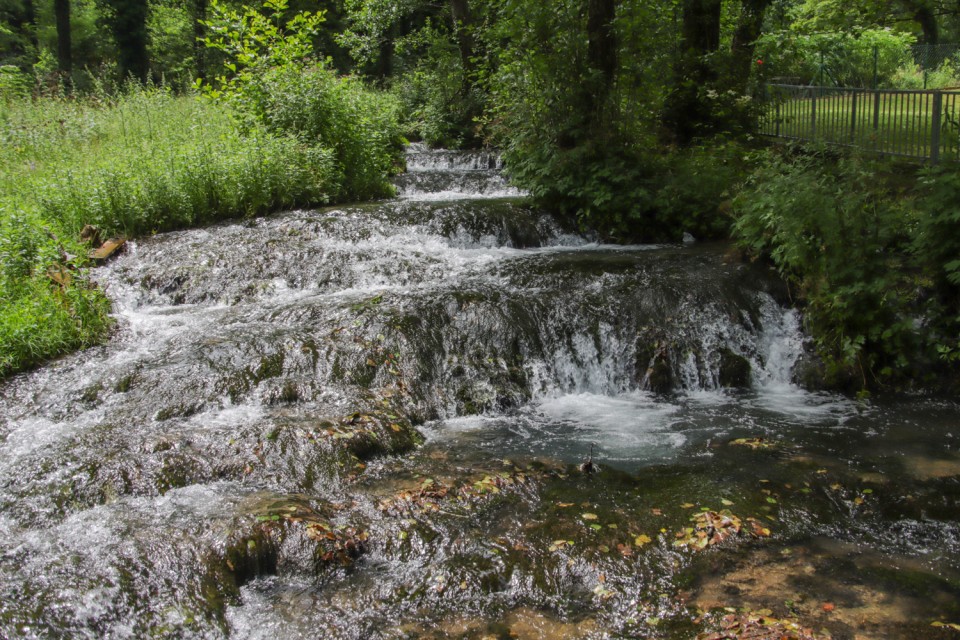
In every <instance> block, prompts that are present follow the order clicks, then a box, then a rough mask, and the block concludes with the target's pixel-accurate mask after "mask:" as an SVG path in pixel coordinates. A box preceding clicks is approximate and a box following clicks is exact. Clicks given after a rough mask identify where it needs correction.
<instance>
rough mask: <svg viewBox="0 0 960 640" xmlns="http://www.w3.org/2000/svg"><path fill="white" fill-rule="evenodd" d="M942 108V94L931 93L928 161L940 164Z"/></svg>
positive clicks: (937, 92)
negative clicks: (931, 105)
mask: <svg viewBox="0 0 960 640" xmlns="http://www.w3.org/2000/svg"><path fill="white" fill-rule="evenodd" d="M942 108H943V94H942V93H940V92H939V91H934V92H933V112H932V113H931V114H930V161H931V162H932V163H933V164H937V163H938V162H940V111H941V109H942Z"/></svg>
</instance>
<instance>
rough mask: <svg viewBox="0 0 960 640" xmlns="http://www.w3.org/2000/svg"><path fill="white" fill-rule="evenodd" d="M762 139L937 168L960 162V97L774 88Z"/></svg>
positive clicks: (946, 93) (762, 123)
mask: <svg viewBox="0 0 960 640" xmlns="http://www.w3.org/2000/svg"><path fill="white" fill-rule="evenodd" d="M766 98H767V103H766V104H767V108H766V110H765V112H764V115H763V117H762V118H761V121H760V133H761V134H762V135H767V136H774V137H777V138H786V139H792V140H807V141H815V142H824V143H828V144H838V145H845V146H850V147H856V148H859V149H863V150H865V151H870V152H874V153H879V154H885V155H893V156H902V157H908V158H919V159H925V160H930V161H932V162H938V161H940V160H942V159H953V160H957V159H960V125H958V118H960V92H958V91H904V90H891V89H879V90H874V89H852V88H837V87H809V86H801V85H787V84H770V85H767V87H766Z"/></svg>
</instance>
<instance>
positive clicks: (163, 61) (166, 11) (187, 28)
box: [147, 0, 196, 90]
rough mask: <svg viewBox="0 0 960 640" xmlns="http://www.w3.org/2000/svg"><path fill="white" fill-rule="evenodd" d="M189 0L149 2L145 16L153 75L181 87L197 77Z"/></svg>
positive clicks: (169, 84) (173, 85)
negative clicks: (147, 13)
mask: <svg viewBox="0 0 960 640" xmlns="http://www.w3.org/2000/svg"><path fill="white" fill-rule="evenodd" d="M190 4H192V3H188V2H186V1H183V0H158V1H155V2H151V4H150V13H149V15H148V16H147V34H148V35H149V45H148V53H149V56H150V66H151V69H152V71H153V73H154V75H155V76H156V77H158V78H161V79H162V81H163V83H164V84H165V85H167V86H171V87H175V88H176V89H179V90H183V89H186V88H187V87H189V86H190V85H191V84H193V81H194V78H195V77H196V75H195V72H196V61H195V60H194V37H195V36H194V33H195V30H194V17H193V12H192V10H191V7H190V6H189V5H190Z"/></svg>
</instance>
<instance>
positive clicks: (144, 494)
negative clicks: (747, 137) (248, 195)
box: [0, 145, 960, 640]
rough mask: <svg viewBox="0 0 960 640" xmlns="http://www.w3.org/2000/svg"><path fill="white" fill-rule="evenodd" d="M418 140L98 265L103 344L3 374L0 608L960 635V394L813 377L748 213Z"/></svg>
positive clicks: (191, 620) (115, 618)
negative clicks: (570, 185) (392, 183)
mask: <svg viewBox="0 0 960 640" xmlns="http://www.w3.org/2000/svg"><path fill="white" fill-rule="evenodd" d="M407 165H408V172H407V173H406V174H403V175H401V176H398V178H397V179H396V184H397V188H398V196H397V198H396V199H394V200H390V201H385V202H380V203H373V204H364V205H354V206H345V207H335V208H327V209H321V210H309V211H307V210H301V211H291V212H287V213H282V214H278V215H274V216H270V217H267V218H262V219H254V220H248V221H242V222H236V223H231V224H223V225H219V226H215V227H211V228H206V229H200V230H190V231H183V232H175V233H168V234H161V235H157V236H155V237H152V238H147V239H143V240H139V241H136V242H130V243H128V245H127V248H126V251H125V252H124V253H123V254H122V255H120V256H119V257H118V258H117V259H116V260H114V261H113V262H112V263H111V264H109V265H107V266H104V267H101V268H99V269H98V270H96V272H95V274H94V277H95V279H96V280H97V281H98V283H99V284H100V285H101V286H102V287H104V288H105V290H106V291H107V293H108V294H109V295H110V297H111V299H112V300H113V301H114V312H115V317H116V321H117V326H116V331H115V335H114V336H113V338H112V339H111V340H110V342H109V343H108V344H106V345H104V346H102V347H97V348H93V349H89V350H87V351H85V352H83V353H79V354H75V355H72V356H69V357H66V358H63V359H61V360H59V361H57V362H54V363H51V364H49V365H47V366H45V367H43V368H42V369H39V370H37V371H34V372H31V373H28V374H23V375H20V376H16V377H14V378H11V379H9V380H7V381H5V382H3V383H0V637H3V638H188V639H194V638H235V639H251V640H252V639H270V640H277V639H280V638H283V639H286V638H335V639H339V638H343V639H358V640H360V639H373V638H378V639H379V638H389V639H401V638H436V639H440V638H470V639H477V640H479V639H482V638H483V639H486V638H521V639H532V638H556V639H561V640H564V639H579V638H664V639H671V640H672V639H681V638H696V637H698V635H699V637H702V638H711V639H713V638H717V639H719V638H728V637H729V638H734V637H739V636H737V635H736V633H742V635H743V637H751V638H761V637H762V638H767V637H770V638H773V637H778V638H779V637H790V638H794V637H796V638H808V637H809V638H827V637H831V638H835V639H841V638H848V639H850V640H854V639H857V640H860V639H873V638H911V639H916V638H956V637H958V636H957V633H958V631H957V630H954V629H952V628H950V626H948V625H950V624H960V405H958V404H957V403H956V402H954V401H952V400H947V399H937V398H930V397H889V398H888V397H875V398H873V399H870V400H863V401H861V400H857V399H854V398H850V397H846V396H842V395H837V394H832V393H826V392H822V391H817V390H815V389H806V388H804V387H803V386H801V385H800V384H798V381H799V380H800V379H801V378H803V379H806V380H809V379H811V378H812V377H815V376H811V375H810V372H811V371H814V372H815V364H814V363H813V359H812V358H811V355H810V348H811V347H810V345H809V343H808V340H807V339H806V338H805V336H804V335H803V333H802V330H801V324H802V322H801V318H800V316H799V315H798V313H797V312H796V311H794V310H792V309H791V308H790V306H789V299H788V295H787V292H786V291H785V290H784V288H783V285H782V284H781V282H780V281H779V280H778V278H777V277H776V275H775V274H773V273H771V272H770V271H768V270H767V269H766V268H765V267H763V266H762V265H758V264H748V263H744V262H743V261H742V260H741V259H740V258H739V256H738V255H737V254H736V252H734V251H732V250H731V247H730V246H728V245H725V244H712V243H693V244H690V245H684V246H680V245H650V246H615V245H607V244H602V243H599V242H597V240H596V239H595V238H591V237H588V236H584V235H582V234H580V233H577V232H576V231H574V230H572V229H568V228H565V227H564V225H563V224H561V223H560V222H558V221H557V220H556V219H554V218H553V217H552V216H550V215H549V213H547V212H543V211H540V210H538V209H536V208H535V207H533V206H532V205H530V203H529V202H528V201H527V200H526V199H525V198H524V197H523V194H522V193H521V192H519V191H517V190H516V189H514V188H512V187H510V186H509V185H508V184H507V183H506V181H505V180H504V178H503V177H502V176H501V174H500V170H501V168H502V167H501V166H500V161H499V159H498V158H497V157H496V156H495V155H492V154H489V153H486V152H479V151H477V152H447V151H431V150H428V149H426V148H424V147H421V146H417V145H414V146H412V147H411V148H410V150H409V151H408V155H407ZM585 463H587V464H586V466H587V467H591V468H588V469H586V470H584V469H583V468H582V466H583V465H585ZM756 628H760V629H764V630H766V631H765V633H767V635H748V633H750V632H751V629H756ZM789 629H794V631H793V632H792V633H794V635H790V634H789V633H787V632H786V631H784V630H789ZM724 630H726V631H724ZM723 633H727V634H730V635H722V634H723ZM778 634H779V635H778Z"/></svg>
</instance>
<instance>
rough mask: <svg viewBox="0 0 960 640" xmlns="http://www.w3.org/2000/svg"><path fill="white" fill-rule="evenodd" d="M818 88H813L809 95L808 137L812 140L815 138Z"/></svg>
mask: <svg viewBox="0 0 960 640" xmlns="http://www.w3.org/2000/svg"><path fill="white" fill-rule="evenodd" d="M818 92H819V88H817V89H814V90H813V95H812V96H811V97H810V137H811V138H812V139H814V140H816V138H817V93H818Z"/></svg>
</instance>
